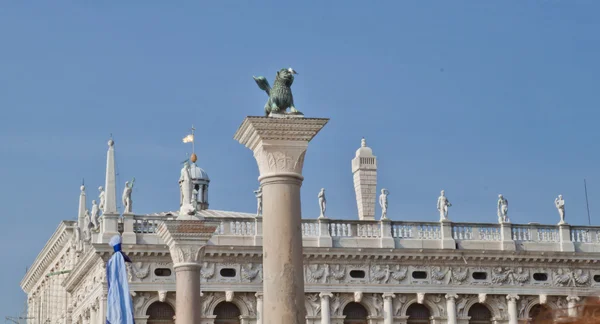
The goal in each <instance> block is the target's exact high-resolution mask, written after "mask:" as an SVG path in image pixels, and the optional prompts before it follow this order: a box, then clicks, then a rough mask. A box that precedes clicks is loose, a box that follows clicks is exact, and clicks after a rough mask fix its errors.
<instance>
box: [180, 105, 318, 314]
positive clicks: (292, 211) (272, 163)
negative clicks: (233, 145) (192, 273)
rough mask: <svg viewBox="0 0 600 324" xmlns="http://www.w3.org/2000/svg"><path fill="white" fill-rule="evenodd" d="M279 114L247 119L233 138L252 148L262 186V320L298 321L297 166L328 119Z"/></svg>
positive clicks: (300, 264) (301, 286) (300, 309)
mask: <svg viewBox="0 0 600 324" xmlns="http://www.w3.org/2000/svg"><path fill="white" fill-rule="evenodd" d="M281 117H282V118H272V117H247V118H246V119H245V120H244V122H243V123H242V125H241V126H240V128H239V129H238V131H237V132H236V134H235V136H234V138H235V139H236V140H237V141H239V142H240V143H241V144H243V145H245V146H246V147H248V148H249V149H250V150H252V151H253V152H254V158H255V159H256V162H257V164H258V169H259V172H260V176H259V178H258V180H259V181H260V185H261V188H262V190H263V219H264V222H263V274H264V277H263V294H264V310H265V312H264V314H263V323H264V324H281V323H286V324H304V323H306V309H305V304H304V302H305V300H304V271H303V256H302V230H301V225H302V224H301V221H302V210H301V206H300V186H301V185H302V180H303V179H304V177H303V176H302V166H303V164H304V155H305V153H306V149H307V147H308V142H309V141H310V140H311V139H312V138H313V137H314V136H315V135H316V134H317V133H318V132H319V131H320V130H321V128H323V126H325V124H326V123H327V121H328V119H320V118H304V117H299V118H298V116H294V117H291V116H289V115H281ZM178 324H181V323H178Z"/></svg>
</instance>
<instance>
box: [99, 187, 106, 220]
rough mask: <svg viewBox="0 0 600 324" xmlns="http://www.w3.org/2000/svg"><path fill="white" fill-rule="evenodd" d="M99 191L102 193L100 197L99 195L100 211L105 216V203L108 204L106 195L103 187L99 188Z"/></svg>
mask: <svg viewBox="0 0 600 324" xmlns="http://www.w3.org/2000/svg"><path fill="white" fill-rule="evenodd" d="M98 191H100V195H98V200H100V203H99V204H98V208H100V211H101V212H102V213H103V214H104V203H105V202H106V194H105V193H104V188H103V187H102V186H100V187H98Z"/></svg>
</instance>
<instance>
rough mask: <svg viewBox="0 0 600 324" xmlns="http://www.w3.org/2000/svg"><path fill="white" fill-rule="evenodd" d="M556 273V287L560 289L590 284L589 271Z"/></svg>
mask: <svg viewBox="0 0 600 324" xmlns="http://www.w3.org/2000/svg"><path fill="white" fill-rule="evenodd" d="M553 272H554V281H553V282H554V285H555V286H559V287H583V286H588V285H589V282H590V274H589V271H587V270H583V269H576V270H571V269H562V268H559V269H556V270H554V271H553Z"/></svg>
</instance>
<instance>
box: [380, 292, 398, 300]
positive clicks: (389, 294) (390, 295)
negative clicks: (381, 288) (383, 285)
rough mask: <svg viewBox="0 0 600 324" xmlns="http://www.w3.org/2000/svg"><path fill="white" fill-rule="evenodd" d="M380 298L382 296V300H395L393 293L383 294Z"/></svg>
mask: <svg viewBox="0 0 600 324" xmlns="http://www.w3.org/2000/svg"><path fill="white" fill-rule="evenodd" d="M382 296H383V298H384V299H385V298H389V299H392V298H395V297H396V295H394V293H389V292H386V293H383V295H382Z"/></svg>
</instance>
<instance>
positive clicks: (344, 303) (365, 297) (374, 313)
mask: <svg viewBox="0 0 600 324" xmlns="http://www.w3.org/2000/svg"><path fill="white" fill-rule="evenodd" d="M370 295H371V294H366V295H363V297H362V299H361V301H360V302H359V303H358V304H361V305H362V306H363V307H364V308H365V309H366V310H367V313H368V314H369V316H377V310H376V309H375V307H374V306H373V304H372V303H371V302H370V301H368V300H369V299H371V298H369V297H370ZM340 299H342V300H341V304H340V308H339V309H338V313H339V314H338V315H342V313H343V312H344V308H346V306H348V304H350V303H353V302H355V301H354V296H351V295H344V296H343V297H342V296H340ZM382 306H383V304H382ZM331 315H332V316H333V314H331Z"/></svg>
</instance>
